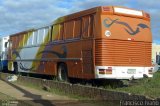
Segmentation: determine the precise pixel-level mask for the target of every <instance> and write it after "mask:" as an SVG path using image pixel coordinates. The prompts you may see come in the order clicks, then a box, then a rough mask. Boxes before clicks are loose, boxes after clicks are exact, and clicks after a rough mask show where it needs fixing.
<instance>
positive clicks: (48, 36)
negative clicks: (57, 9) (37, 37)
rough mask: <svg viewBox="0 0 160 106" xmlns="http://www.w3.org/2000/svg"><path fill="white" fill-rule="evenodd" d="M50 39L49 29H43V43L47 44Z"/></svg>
mask: <svg viewBox="0 0 160 106" xmlns="http://www.w3.org/2000/svg"><path fill="white" fill-rule="evenodd" d="M49 39H50V31H49V27H46V28H44V39H43V42H44V43H47V42H49Z"/></svg>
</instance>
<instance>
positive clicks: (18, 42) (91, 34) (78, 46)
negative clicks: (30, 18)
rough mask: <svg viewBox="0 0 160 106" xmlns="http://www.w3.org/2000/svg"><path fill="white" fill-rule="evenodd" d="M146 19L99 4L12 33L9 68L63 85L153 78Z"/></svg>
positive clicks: (144, 15) (139, 13)
mask: <svg viewBox="0 0 160 106" xmlns="http://www.w3.org/2000/svg"><path fill="white" fill-rule="evenodd" d="M151 46H152V34H151V27H150V15H149V14H148V13H146V12H144V11H141V10H134V9H130V8H126V7H118V6H99V7H95V8H91V9H88V10H84V11H80V12H77V13H73V14H70V15H66V16H63V17H60V18H58V19H56V20H55V21H53V22H52V23H51V24H50V25H48V26H44V27H40V28H33V29H29V30H26V31H22V32H19V33H16V34H12V35H10V40H9V52H8V55H9V56H8V61H9V63H8V69H9V70H10V71H14V72H25V73H35V74H42V75H54V76H57V78H58V79H59V80H61V81H67V80H68V78H80V79H88V80H89V79H127V80H128V79H140V78H143V77H145V76H147V77H152V76H153V73H152V71H153V67H152V64H151Z"/></svg>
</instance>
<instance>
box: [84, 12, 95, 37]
mask: <svg viewBox="0 0 160 106" xmlns="http://www.w3.org/2000/svg"><path fill="white" fill-rule="evenodd" d="M93 23H94V16H93V15H89V16H84V17H83V18H82V36H83V38H89V37H92V36H93Z"/></svg>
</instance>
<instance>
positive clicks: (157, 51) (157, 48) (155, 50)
mask: <svg viewBox="0 0 160 106" xmlns="http://www.w3.org/2000/svg"><path fill="white" fill-rule="evenodd" d="M157 55H158V56H157ZM159 57H160V45H158V44H156V43H153V44H152V61H154V62H156V63H159V62H160V58H159Z"/></svg>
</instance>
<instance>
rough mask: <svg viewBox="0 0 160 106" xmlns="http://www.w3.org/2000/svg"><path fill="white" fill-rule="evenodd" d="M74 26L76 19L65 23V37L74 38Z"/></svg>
mask: <svg viewBox="0 0 160 106" xmlns="http://www.w3.org/2000/svg"><path fill="white" fill-rule="evenodd" d="M73 27H74V21H73V20H72V21H68V22H66V23H65V31H64V32H65V34H64V35H65V39H72V38H73Z"/></svg>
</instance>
